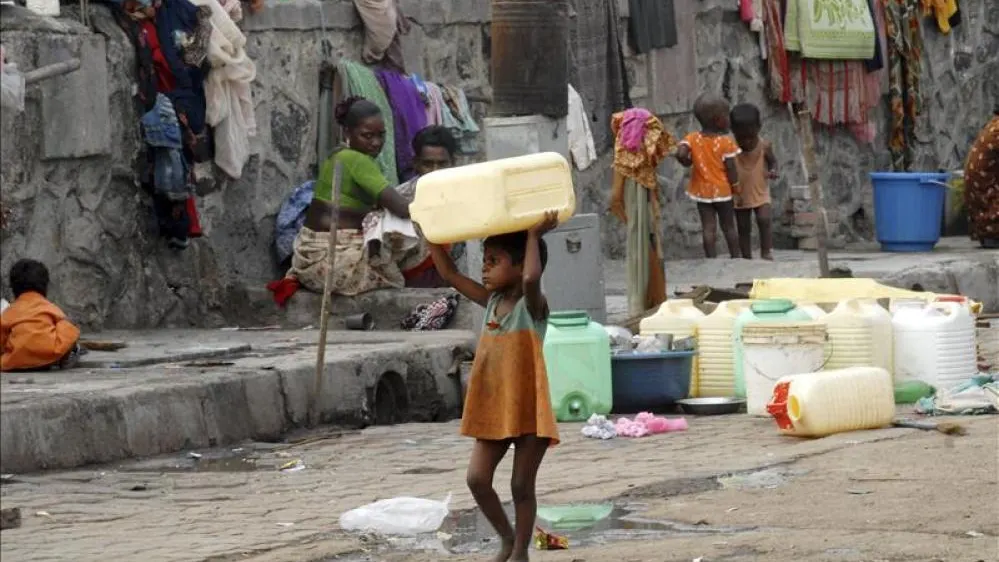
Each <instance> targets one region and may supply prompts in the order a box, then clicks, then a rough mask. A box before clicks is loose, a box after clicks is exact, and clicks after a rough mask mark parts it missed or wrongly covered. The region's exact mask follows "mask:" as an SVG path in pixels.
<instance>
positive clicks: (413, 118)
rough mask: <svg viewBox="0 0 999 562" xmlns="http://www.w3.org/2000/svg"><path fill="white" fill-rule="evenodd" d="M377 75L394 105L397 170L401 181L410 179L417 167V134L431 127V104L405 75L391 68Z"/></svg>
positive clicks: (393, 118) (382, 70)
mask: <svg viewBox="0 0 999 562" xmlns="http://www.w3.org/2000/svg"><path fill="white" fill-rule="evenodd" d="M375 74H376V75H377V76H378V81H379V82H380V83H381V85H382V88H383V89H384V90H385V95H386V96H387V97H388V99H389V103H391V104H392V110H393V111H392V120H393V124H394V129H395V131H394V133H395V162H396V169H397V170H398V174H399V181H406V180H408V179H409V178H411V177H413V175H414V174H415V173H416V172H415V171H414V170H413V157H414V154H413V137H415V136H416V133H418V132H419V131H421V130H422V129H423V128H424V127H426V126H427V106H426V105H425V104H424V103H423V98H422V97H421V96H420V92H419V91H418V90H417V89H416V84H414V83H413V81H412V80H410V79H409V78H408V77H406V76H405V75H403V74H400V73H398V72H397V71H395V70H389V69H380V70H378V71H376V72H375Z"/></svg>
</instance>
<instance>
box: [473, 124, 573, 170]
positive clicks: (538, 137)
mask: <svg viewBox="0 0 999 562" xmlns="http://www.w3.org/2000/svg"><path fill="white" fill-rule="evenodd" d="M483 129H484V131H483V132H484V135H485V145H486V158H488V159H490V160H496V159H499V158H512V157H514V156H523V155H525V154H534V153H536V152H558V153H559V154H561V155H563V156H565V157H566V159H568V158H569V137H568V135H567V134H566V132H565V131H566V128H565V118H564V117H563V118H561V119H551V118H548V117H544V116H541V115H528V116H524V117H489V118H487V119H486V120H485V122H484V127H483Z"/></svg>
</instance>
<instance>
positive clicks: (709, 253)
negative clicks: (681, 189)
mask: <svg viewBox="0 0 999 562" xmlns="http://www.w3.org/2000/svg"><path fill="white" fill-rule="evenodd" d="M697 213H698V214H699V215H701V241H702V242H703V244H704V257H707V258H715V257H718V252H717V251H716V250H715V240H716V235H717V231H718V215H717V213H716V212H715V208H714V207H713V206H711V203H698V204H697Z"/></svg>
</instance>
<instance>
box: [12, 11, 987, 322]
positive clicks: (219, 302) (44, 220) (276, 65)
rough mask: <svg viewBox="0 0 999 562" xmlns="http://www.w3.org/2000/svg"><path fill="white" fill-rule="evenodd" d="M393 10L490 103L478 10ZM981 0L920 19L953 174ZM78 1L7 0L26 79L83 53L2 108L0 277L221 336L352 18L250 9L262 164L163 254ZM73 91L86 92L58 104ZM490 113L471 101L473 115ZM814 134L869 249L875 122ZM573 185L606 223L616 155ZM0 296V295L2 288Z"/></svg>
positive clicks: (976, 110) (110, 84)
mask: <svg viewBox="0 0 999 562" xmlns="http://www.w3.org/2000/svg"><path fill="white" fill-rule="evenodd" d="M695 4H696V6H697V14H696V30H697V31H696V44H697V49H696V51H697V69H698V70H697V76H696V78H695V79H696V81H697V87H698V89H699V90H701V91H703V90H707V89H710V90H715V91H725V92H726V93H728V95H729V96H730V98H731V99H732V101H734V102H741V101H750V102H754V103H757V104H758V105H760V106H761V107H763V108H765V117H766V126H765V130H764V134H765V135H766V136H767V137H769V138H770V139H772V140H773V141H774V142H775V144H776V147H777V153H778V155H779V157H780V159H781V165H782V169H783V170H784V175H783V177H782V179H781V180H780V181H779V182H777V183H776V185H775V186H774V188H773V191H774V199H775V201H776V202H777V204H778V206H779V207H780V206H781V205H783V204H784V203H785V202H787V201H788V200H789V199H788V193H789V186H790V185H792V184H798V183H802V179H803V178H802V177H801V175H800V172H799V171H798V167H797V148H796V147H797V143H796V137H795V133H794V130H793V128H792V125H791V122H790V119H789V117H788V115H787V111H786V109H784V108H782V107H778V106H776V105H774V104H771V103H768V102H767V100H766V98H765V93H764V89H763V84H764V76H765V74H764V66H763V65H764V63H763V61H762V60H761V58H760V52H759V47H758V44H757V43H756V40H755V38H754V37H753V36H752V35H751V34H750V33H749V31H748V29H747V28H746V26H745V25H744V24H743V23H741V22H740V21H738V15H737V12H736V11H735V3H734V2H732V1H731V0H726V1H722V0H703V1H699V2H696V3H695ZM402 5H403V9H404V11H405V12H406V13H407V15H408V16H410V17H411V18H413V19H414V20H415V23H416V25H414V26H413V32H412V34H411V36H410V37H408V38H407V39H406V42H405V47H406V48H405V51H406V54H407V63H408V65H409V66H410V68H411V69H412V70H416V71H419V72H421V74H423V75H424V76H425V77H426V78H428V79H431V80H435V81H439V82H445V83H453V84H457V85H459V86H462V87H464V88H466V91H468V92H469V93H470V94H472V95H474V96H476V97H482V98H486V99H488V97H489V96H490V94H491V91H490V88H489V77H488V73H489V69H488V52H489V40H488V37H489V34H488V32H489V19H490V18H489V2H488V0H403V2H402ZM987 5H992V0H965V1H964V2H962V6H961V7H962V11H963V12H964V23H963V25H962V26H960V27H958V28H956V29H955V31H954V32H953V33H952V34H951V35H950V36H943V35H941V34H940V33H939V32H937V31H936V30H935V29H933V28H932V27H931V25H929V23H930V22H929V21H927V22H926V23H927V24H928V25H927V26H926V28H927V29H926V31H925V41H926V50H925V52H926V55H925V80H924V86H925V87H924V93H925V97H926V100H927V104H926V110H925V112H924V114H923V117H922V118H921V120H920V124H919V125H920V126H919V128H918V131H917V132H918V137H919V141H918V148H917V154H918V157H917V162H918V163H919V165H918V167H919V168H920V169H925V170H936V169H938V168H947V169H954V168H958V167H960V164H961V162H962V160H963V157H964V155H965V153H966V151H967V147H968V144H969V143H970V141H971V139H972V138H973V137H974V135H975V134H976V133H977V131H978V130H979V128H980V127H981V125H982V124H983V123H984V122H985V120H986V118H987V117H988V115H989V113H990V111H991V108H992V105H993V104H994V103H996V102H997V101H999V81H996V80H995V78H994V77H995V76H997V75H999V57H997V56H996V54H995V53H997V52H999V11H997V10H990V11H987V10H986V6H987ZM320 8H322V9H320ZM72 9H73V7H69V6H64V10H65V11H66V13H65V14H64V16H65V17H63V18H61V19H59V20H50V19H45V18H38V17H34V16H31V15H30V14H27V13H26V12H25V11H24V10H21V9H19V8H13V7H8V6H4V7H3V8H2V10H3V11H2V20H0V22H2V29H3V43H4V45H5V47H6V49H7V52H8V54H9V57H10V58H11V60H13V61H15V62H17V63H19V64H20V65H21V67H22V68H23V69H32V68H35V67H37V66H40V65H43V64H46V63H47V62H49V61H50V60H52V58H53V57H56V58H58V57H59V56H61V55H62V54H66V53H69V54H74V55H76V56H79V57H81V58H82V59H83V64H84V68H83V72H78V73H76V74H74V75H71V76H67V77H64V78H59V79H55V80H52V81H50V82H49V83H47V84H45V85H43V86H34V87H32V88H29V91H28V99H27V108H26V111H25V113H24V114H14V113H13V112H10V111H7V110H4V112H3V115H2V135H3V139H4V141H3V143H2V147H0V155H2V161H0V174H2V196H3V201H4V205H5V206H9V207H11V208H13V209H14V211H15V216H14V217H13V220H12V223H11V225H10V227H9V228H8V229H7V230H6V231H5V232H4V233H3V240H2V244H0V258H2V262H3V267H2V268H0V269H2V270H3V274H4V276H5V275H6V270H7V269H8V268H9V265H10V264H11V263H13V261H14V260H15V259H17V258H19V257H24V256H31V257H35V258H38V259H42V260H43V261H45V262H46V263H47V264H49V266H50V268H51V269H52V271H53V281H54V283H53V285H54V286H53V291H52V292H53V297H54V298H55V299H56V300H58V302H60V303H62V304H64V305H65V307H66V309H67V310H68V311H69V312H70V313H71V314H72V315H73V317H74V318H76V319H78V320H79V321H80V322H81V323H82V324H84V325H85V326H87V327H91V328H101V327H118V328H135V327H156V326H165V325H173V326H185V325H199V326H218V325H223V324H225V323H226V322H231V321H233V319H234V318H245V317H246V315H247V309H248V305H247V303H246V302H245V301H246V294H247V292H246V290H245V289H246V287H259V286H261V285H262V284H263V283H265V282H266V281H267V280H269V279H272V278H274V277H275V276H277V275H279V274H280V273H281V272H280V271H278V270H277V268H276V264H275V263H274V257H273V250H272V244H271V235H272V227H273V221H274V215H275V214H276V212H277V209H278V207H279V205H280V203H281V201H282V200H283V198H284V197H285V195H286V193H287V192H288V191H289V190H290V189H291V188H292V186H294V185H297V184H298V183H300V182H301V181H303V180H305V179H307V178H309V177H311V176H312V173H313V169H314V166H315V162H314V160H315V136H316V133H315V130H316V126H315V107H316V104H317V99H318V93H319V86H318V69H319V65H320V62H321V61H322V60H323V58H324V55H323V52H324V50H323V40H324V39H325V40H326V41H327V42H328V44H329V47H330V52H331V53H332V56H334V57H339V56H345V57H351V58H357V57H358V56H359V52H360V46H361V31H360V24H359V22H358V20H357V17H356V15H355V13H354V11H353V8H352V5H351V2H350V1H349V0H327V1H325V2H323V3H322V4H320V3H319V2H318V1H317V0H271V1H270V2H269V3H268V4H267V6H266V8H265V10H264V11H263V12H262V13H261V14H258V15H254V16H249V17H248V18H247V20H246V22H245V27H246V29H247V31H248V36H249V46H248V51H249V54H250V55H251V57H252V58H253V59H254V60H255V61H256V62H257V65H258V79H257V82H256V83H255V85H254V96H255V103H256V105H257V121H258V125H259V128H260V132H259V137H258V142H257V150H256V152H257V154H256V155H255V156H253V157H252V159H251V160H250V162H249V164H248V165H247V166H246V169H245V170H244V174H243V177H242V178H241V179H240V180H239V181H235V182H220V183H219V184H218V185H216V186H215V187H213V188H211V189H208V190H206V191H205V192H203V193H201V194H200V195H201V197H200V198H199V210H200V211H201V218H202V221H203V223H204V227H205V230H206V236H205V238H203V239H200V240H197V241H194V243H192V245H191V247H190V248H189V249H188V250H186V251H184V252H174V251H171V250H168V249H166V248H165V245H164V244H163V243H162V241H161V240H160V239H159V238H158V237H157V236H156V226H155V222H154V221H153V219H152V211H151V203H150V201H149V198H148V197H147V196H146V195H145V194H144V193H143V192H142V190H141V189H140V188H139V187H138V186H137V185H136V176H135V161H136V157H137V155H138V150H139V147H140V139H139V130H138V126H137V123H138V117H139V116H138V114H137V112H136V108H135V106H134V104H133V102H132V89H133V72H134V59H133V54H132V53H133V51H132V47H131V45H130V44H129V43H128V41H127V39H126V37H125V35H124V34H123V33H122V32H121V31H120V30H119V29H118V27H117V25H116V24H115V23H114V21H113V20H112V19H111V18H110V16H109V14H108V13H107V11H106V10H105V9H104V8H103V7H101V6H99V5H98V6H94V8H93V10H94V16H93V18H92V19H93V22H94V23H93V27H94V28H95V30H96V33H95V32H91V31H90V30H86V29H84V28H83V27H82V26H81V25H80V24H78V23H76V22H77V21H78V18H75V17H73V13H72ZM619 9H620V11H621V12H620V13H621V16H622V19H621V21H620V28H621V29H622V30H624V29H625V28H626V23H627V22H626V20H625V19H624V18H625V17H626V16H627V0H620V2H619ZM102 60H103V61H104V64H103V65H102V64H101V61H102ZM627 68H628V72H629V75H630V77H631V82H632V86H633V87H632V91H631V93H632V95H633V98H634V101H635V103H636V104H639V105H641V104H642V103H644V102H645V101H646V99H645V97H644V96H646V95H647V94H646V93H647V92H648V89H649V81H650V79H651V80H652V81H653V82H655V83H659V84H662V83H667V84H668V83H670V82H671V81H675V80H677V79H678V77H676V76H650V73H649V69H648V62H647V60H646V58H645V57H642V56H631V55H630V54H629V56H628V57H627ZM988 76H992V77H993V78H992V79H991V80H989V79H988V78H987V77H988ZM692 79H694V78H692ZM67 91H68V92H81V93H80V95H75V96H74V95H69V96H67V95H65V92H67ZM102 97H103V98H104V99H106V100H107V101H106V103H102V102H101V101H100V98H102ZM53 100H58V101H59V103H53V102H52V101H53ZM487 109H488V107H487V106H486V105H485V104H483V103H476V104H473V110H474V111H475V112H476V113H477V114H479V115H484V114H485V112H486V111H487ZM881 121H882V122H883V121H884V119H882V120H881ZM665 122H666V124H667V126H668V127H670V128H671V129H672V130H673V131H674V132H675V133H677V134H678V135H681V134H685V133H686V132H688V131H690V130H692V129H693V128H694V126H695V123H694V120H693V117H692V115H690V114H689V113H680V114H676V115H667V116H665ZM606 126H607V125H606V124H605V123H594V127H606ZM816 141H817V152H818V158H819V160H820V162H821V173H822V180H823V183H824V185H825V190H826V200H825V204H826V206H827V207H828V208H829V209H832V210H835V211H836V212H837V215H838V216H839V217H841V219H842V220H841V221H840V222H839V224H838V225H834V228H833V231H834V234H836V235H837V236H840V237H841V238H842V239H865V238H867V239H869V238H870V237H871V236H872V230H873V229H872V218H873V208H872V205H873V203H872V193H871V188H870V185H869V182H868V180H867V179H866V175H867V173H868V172H870V171H872V170H879V169H880V170H884V169H887V167H888V154H887V150H886V149H885V139H884V128H883V127H881V130H880V131H879V135H878V138H877V140H876V141H875V143H874V145H873V146H862V145H859V144H858V143H857V142H856V141H855V140H854V138H853V137H852V136H851V135H850V133H848V132H846V131H842V130H824V129H816ZM661 175H662V178H663V182H662V183H663V186H664V189H663V193H662V194H661V197H662V198H663V202H664V209H665V217H664V222H665V228H666V240H667V242H668V244H667V256H668V257H681V256H696V255H698V254H699V253H700V224H699V221H698V218H697V214H696V210H695V208H694V206H693V205H692V204H691V203H690V202H689V201H688V200H687V199H686V198H685V196H684V195H683V171H682V170H681V169H680V168H679V167H678V166H676V165H675V164H673V163H671V162H668V163H666V164H664V166H663V167H662V169H661ZM577 186H578V189H579V195H580V196H579V201H580V211H581V212H599V213H602V214H603V213H604V211H605V210H606V207H607V198H608V195H609V191H610V190H609V186H610V156H609V154H604V155H603V156H602V157H601V160H600V161H599V162H598V163H596V164H595V165H594V166H593V167H592V168H591V169H589V170H587V171H585V172H582V173H579V174H578V177H577ZM605 216H606V215H605ZM603 231H604V245H605V250H606V252H607V253H608V254H609V255H611V256H620V255H622V254H623V248H624V245H623V239H624V231H623V228H621V226H620V225H618V224H616V223H615V221H614V219H612V218H608V219H607V220H606V221H605V222H604V224H603ZM789 232H790V227H789V226H787V225H782V226H781V227H780V228H779V229H778V241H779V242H781V241H783V243H784V244H785V245H786V244H788V243H790V240H789V238H788V235H789ZM0 287H3V288H4V289H6V279H3V280H2V281H0ZM258 294H259V293H258Z"/></svg>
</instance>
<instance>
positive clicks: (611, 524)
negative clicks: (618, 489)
mask: <svg viewBox="0 0 999 562" xmlns="http://www.w3.org/2000/svg"><path fill="white" fill-rule="evenodd" d="M504 507H505V508H506V511H507V516H508V517H510V519H511V521H512V520H513V507H512V505H506V506H504ZM643 509H644V506H643V505H640V504H628V505H614V504H594V505H573V506H553V507H539V508H538V519H537V525H538V526H540V527H541V528H543V529H545V530H547V531H549V532H551V533H555V534H557V535H560V536H563V537H566V538H567V539H568V540H569V549H570V550H573V549H578V548H585V547H588V546H597V545H605V544H609V543H613V542H620V541H633V540H655V539H662V538H665V537H670V536H678V535H701V534H703V535H710V534H721V533H737V532H745V531H749V530H751V528H748V527H746V528H740V527H713V526H709V525H690V524H686V523H678V522H674V521H661V520H652V519H647V518H643V517H641V515H640V514H641V511H642V510H643ZM546 517H550V518H551V519H554V520H555V521H552V520H548V519H546ZM386 542H387V548H389V549H392V550H397V551H398V550H413V551H424V552H437V553H440V554H442V555H443V554H449V553H450V554H480V553H489V552H492V551H494V550H496V549H498V548H499V541H498V540H497V538H496V534H495V532H494V531H493V528H492V526H491V525H490V524H489V521H488V520H486V518H485V516H484V515H482V513H481V512H480V511H479V510H477V509H476V510H468V511H459V512H455V513H451V514H450V515H449V516H448V517H447V519H445V520H444V524H443V525H442V526H441V529H440V531H439V532H438V533H436V535H424V536H419V537H390V538H387V539H386ZM379 559H380V558H378V557H377V556H376V555H372V554H371V553H364V554H361V553H357V554H351V555H346V556H341V557H337V558H333V559H331V561H332V560H337V561H341V562H371V561H375V560H379Z"/></svg>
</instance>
